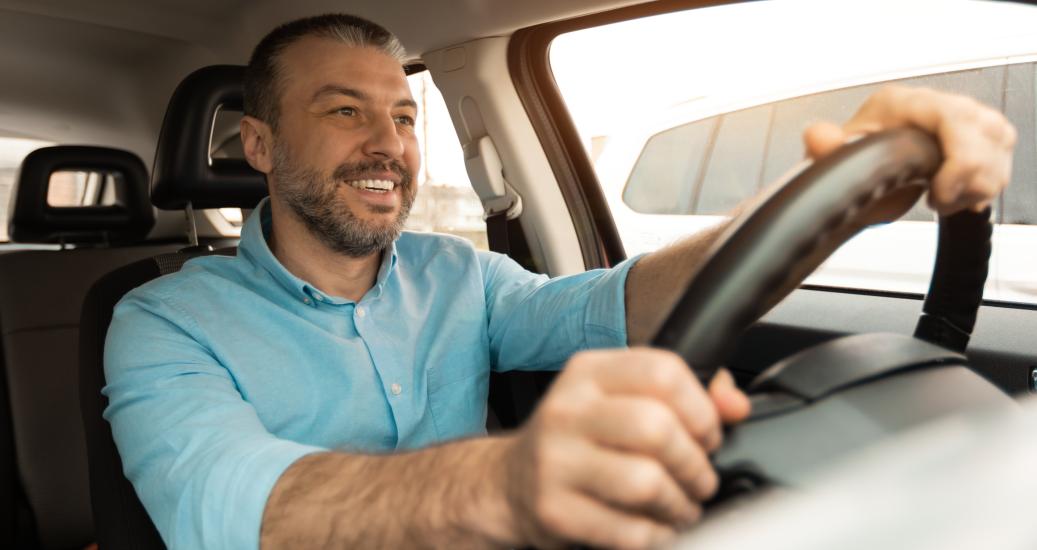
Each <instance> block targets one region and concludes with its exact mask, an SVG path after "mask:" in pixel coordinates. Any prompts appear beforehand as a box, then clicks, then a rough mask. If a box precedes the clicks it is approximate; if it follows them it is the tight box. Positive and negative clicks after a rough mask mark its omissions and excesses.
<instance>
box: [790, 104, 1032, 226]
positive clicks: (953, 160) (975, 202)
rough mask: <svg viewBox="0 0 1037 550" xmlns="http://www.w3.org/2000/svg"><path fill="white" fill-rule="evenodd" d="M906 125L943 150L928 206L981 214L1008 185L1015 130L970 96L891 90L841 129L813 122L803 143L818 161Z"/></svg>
mask: <svg viewBox="0 0 1037 550" xmlns="http://www.w3.org/2000/svg"><path fill="white" fill-rule="evenodd" d="M903 126H915V127H917V128H920V129H922V130H925V131H927V132H929V133H931V134H933V135H934V136H936V137H937V138H938V139H939V141H940V146H941V147H942V148H943V155H944V163H943V166H941V167H940V170H939V172H937V174H936V177H935V178H934V179H933V182H932V187H931V188H930V190H929V204H930V206H932V207H933V209H935V210H936V211H937V212H938V213H940V214H941V215H948V214H953V213H954V212H957V211H959V210H963V209H966V208H971V209H972V210H975V211H976V212H980V211H982V210H983V209H984V208H986V207H987V206H988V205H989V204H990V202H991V201H993V200H994V199H995V198H997V196H998V195H999V194H1000V193H1001V190H1002V189H1004V188H1005V186H1007V185H1008V182H1009V180H1010V179H1011V174H1012V148H1013V147H1014V146H1015V140H1016V132H1015V128H1014V127H1013V126H1012V124H1011V123H1010V122H1009V121H1008V120H1007V119H1005V117H1004V116H1003V115H1002V114H1001V113H1000V112H998V111H996V110H994V109H992V108H990V107H987V106H986V105H983V104H982V103H979V102H977V101H976V100H974V99H972V98H970V97H965V96H959V95H952V94H948V93H944V92H939V91H936V90H931V89H927V88H907V87H903V86H887V87H884V88H882V89H881V90H879V91H878V92H876V93H875V94H874V95H872V96H871V97H870V98H868V100H867V101H865V102H864V104H863V105H862V106H861V108H860V110H858V111H857V114H855V115H854V116H853V118H851V119H850V121H849V122H847V123H846V124H845V125H843V127H842V128H840V127H838V126H836V125H834V124H831V123H820V124H815V125H813V126H811V127H810V128H807V131H806V133H805V134H804V136H803V139H804V142H805V143H806V147H807V154H808V155H810V156H811V157H813V158H820V157H823V156H825V155H827V154H828V153H830V152H831V151H832V150H834V149H835V148H837V147H839V146H840V145H842V144H843V143H845V142H846V140H847V139H848V138H849V137H851V136H854V135H858V134H868V133H872V132H878V131H880V130H886V129H890V128H897V127H903Z"/></svg>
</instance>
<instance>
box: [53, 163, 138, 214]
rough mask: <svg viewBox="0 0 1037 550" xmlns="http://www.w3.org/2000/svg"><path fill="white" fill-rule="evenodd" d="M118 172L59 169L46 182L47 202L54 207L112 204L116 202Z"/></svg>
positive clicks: (119, 177)
mask: <svg viewBox="0 0 1037 550" xmlns="http://www.w3.org/2000/svg"><path fill="white" fill-rule="evenodd" d="M122 177H123V176H122V174H120V173H118V172H93V171H85V170H59V171H57V172H54V173H53V174H51V175H50V180H49V181H48V182H47V204H48V205H49V206H55V207H79V206H113V205H115V204H118V202H119V201H118V197H117V196H116V192H115V187H116V185H118V184H117V183H116V181H122V180H121V178H122Z"/></svg>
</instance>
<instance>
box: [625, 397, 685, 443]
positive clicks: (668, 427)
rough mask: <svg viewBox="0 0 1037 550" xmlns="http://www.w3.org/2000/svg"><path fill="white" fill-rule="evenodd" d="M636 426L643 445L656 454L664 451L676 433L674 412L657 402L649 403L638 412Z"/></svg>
mask: <svg viewBox="0 0 1037 550" xmlns="http://www.w3.org/2000/svg"><path fill="white" fill-rule="evenodd" d="M635 427H636V429H637V430H638V434H639V436H640V438H641V441H642V445H643V446H644V447H647V450H649V451H651V452H653V453H655V454H658V453H660V452H662V451H663V450H664V449H665V448H666V446H667V445H669V443H670V441H672V440H673V438H674V437H675V435H676V434H675V431H676V421H675V419H674V417H673V413H671V412H670V411H669V409H667V408H666V407H664V406H663V405H660V404H656V403H650V404H648V405H647V406H646V407H644V408H643V409H642V410H641V411H640V412H639V413H638V414H637V418H636V419H635Z"/></svg>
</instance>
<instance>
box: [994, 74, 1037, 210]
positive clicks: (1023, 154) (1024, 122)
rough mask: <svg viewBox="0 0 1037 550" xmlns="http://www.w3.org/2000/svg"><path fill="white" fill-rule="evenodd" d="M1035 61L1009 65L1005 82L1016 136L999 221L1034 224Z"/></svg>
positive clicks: (1007, 108)
mask: <svg viewBox="0 0 1037 550" xmlns="http://www.w3.org/2000/svg"><path fill="white" fill-rule="evenodd" d="M1034 65H1035V64H1034V63H1021V64H1018V65H1009V66H1008V73H1007V76H1006V83H1005V89H1006V93H1005V116H1007V117H1008V119H1009V120H1011V121H1012V123H1013V124H1015V129H1016V131H1017V132H1018V139H1017V141H1016V146H1015V157H1014V159H1013V163H1012V184H1011V185H1009V186H1008V189H1006V190H1005V193H1004V196H1003V197H1002V198H1001V222H1002V223H1005V224H1025V225H1035V224H1037V140H1035V136H1034V125H1035V123H1037V97H1035V95H1034V88H1035V87H1037V81H1035V80H1037V74H1035V72H1037V71H1035V70H1034Z"/></svg>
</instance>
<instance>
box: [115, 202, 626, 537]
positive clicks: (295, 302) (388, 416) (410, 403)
mask: <svg viewBox="0 0 1037 550" xmlns="http://www.w3.org/2000/svg"><path fill="white" fill-rule="evenodd" d="M266 206H267V203H266V201H264V202H263V203H260V206H259V207H258V209H257V210H256V214H255V215H253V216H252V217H251V218H250V219H249V220H248V222H247V223H246V224H245V227H244V228H243V231H242V238H241V244H240V248H239V249H238V255H237V256H236V257H226V256H208V257H203V258H198V259H194V260H191V261H190V262H188V263H187V264H186V265H185V266H184V268H183V269H182V270H181V271H180V272H179V273H176V274H172V275H168V276H165V277H161V278H159V279H156V280H154V281H152V282H150V283H148V284H146V285H144V286H142V287H140V288H137V289H135V290H134V291H132V292H130V293H129V294H127V295H126V297H125V298H123V300H122V301H121V302H120V303H119V304H118V306H117V307H116V309H115V317H114V319H113V321H112V325H111V328H110V330H109V332H108V341H107V345H106V347H105V375H106V377H107V380H108V385H107V387H105V389H104V393H105V395H107V396H108V398H109V400H110V404H109V406H108V408H107V410H106V411H105V418H107V419H108V421H109V422H111V425H112V429H113V432H114V435H115V441H116V443H117V445H118V447H119V452H120V454H121V455H122V460H123V465H124V467H125V471H126V474H127V476H128V477H129V479H130V481H132V482H133V485H134V487H135V488H136V490H137V494H138V495H139V496H140V498H141V501H142V502H143V504H144V506H145V508H146V509H147V510H148V513H149V514H150V515H151V518H152V520H154V522H155V525H156V527H157V528H158V530H159V533H161V535H162V537H163V539H164V540H165V542H166V544H167V545H169V546H170V547H172V548H256V547H258V544H259V530H260V522H261V520H262V514H263V509H264V507H265V505H266V501H267V497H268V495H269V493H270V491H271V489H272V488H273V486H274V484H275V482H276V481H277V479H278V478H279V477H280V476H281V474H282V472H284V470H285V469H286V468H287V467H288V466H289V465H291V464H292V462H294V461H295V460H297V459H298V458H300V457H301V456H303V455H306V454H308V453H313V452H316V451H324V450H329V449H336V450H344V451H357V452H359V451H362V452H375V453H383V452H391V451H394V450H398V449H414V448H418V447H423V446H427V445H430V444H433V443H436V442H441V441H445V440H449V439H456V438H460V437H466V436H472V435H479V434H483V433H484V432H485V422H486V410H487V391H488V384H489V374H490V370H491V369H492V370H495V371H507V370H512V369H524V370H538V369H557V368H559V367H561V366H562V364H563V363H564V362H565V360H566V359H567V358H568V357H569V356H570V355H572V354H573V353H574V352H576V351H578V350H581V349H588V348H603V347H616V346H623V345H625V344H626V325H625V312H624V305H623V296H624V284H625V280H626V275H627V271H628V270H629V268H630V266H631V265H632V263H633V262H632V261H627V262H624V263H623V264H621V265H620V266H617V267H616V268H614V269H610V270H595V271H589V272H586V273H582V274H579V275H574V276H568V277H559V278H555V279H550V280H549V279H548V278H547V277H546V276H543V275H534V274H532V273H529V272H528V271H525V270H524V269H522V268H521V267H520V266H519V265H518V264H516V263H515V262H513V261H512V260H511V259H509V258H508V257H506V256H503V255H500V254H495V253H491V252H484V251H479V250H476V249H475V248H473V247H472V245H471V244H470V243H469V242H468V241H465V240H463V239H459V238H455V237H451V236H447V235H437V234H424V233H406V232H405V233H404V234H403V235H402V236H400V238H399V239H398V240H397V242H396V243H395V246H394V247H393V248H391V249H390V250H387V251H386V252H385V253H384V254H383V258H382V263H381V267H380V270H379V272H378V277H377V281H376V283H375V286H374V287H373V288H372V289H371V290H370V291H368V292H367V294H366V295H365V296H364V297H363V299H361V300H360V301H359V302H353V301H350V300H345V299H342V298H337V297H335V296H330V295H328V294H325V293H322V292H321V291H320V290H318V289H317V288H315V287H314V286H313V285H310V284H309V283H307V282H306V281H303V280H302V279H299V278H298V277H296V276H294V275H292V274H291V273H290V272H288V271H287V270H286V269H285V268H284V267H283V266H282V265H281V264H280V263H279V262H278V261H277V259H276V258H275V257H274V255H273V254H272V253H271V251H270V249H269V248H268V247H267V243H266V234H267V233H268V232H269V227H270V214H269V208H267V207H266Z"/></svg>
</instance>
